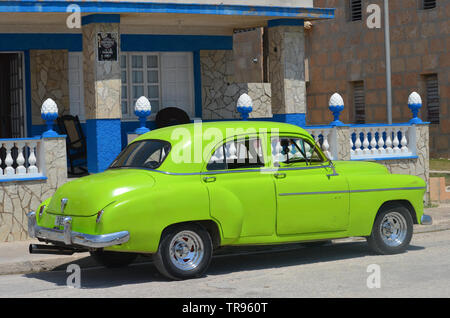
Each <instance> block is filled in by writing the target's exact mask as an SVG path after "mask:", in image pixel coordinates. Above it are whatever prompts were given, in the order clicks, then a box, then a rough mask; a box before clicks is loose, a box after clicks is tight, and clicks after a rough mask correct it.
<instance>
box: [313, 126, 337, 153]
mask: <svg viewBox="0 0 450 318" xmlns="http://www.w3.org/2000/svg"><path fill="white" fill-rule="evenodd" d="M306 130H307V131H308V132H309V133H310V134H311V135H312V136H313V137H314V140H315V141H316V143H318V144H319V145H320V147H321V149H322V150H323V152H324V154H325V155H326V156H327V157H328V158H329V159H331V160H333V159H337V158H336V157H337V140H336V130H335V128H306Z"/></svg>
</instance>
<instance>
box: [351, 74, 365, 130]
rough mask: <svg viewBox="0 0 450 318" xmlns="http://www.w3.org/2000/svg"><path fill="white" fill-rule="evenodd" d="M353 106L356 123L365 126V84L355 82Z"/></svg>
mask: <svg viewBox="0 0 450 318" xmlns="http://www.w3.org/2000/svg"><path fill="white" fill-rule="evenodd" d="M352 84H353V106H354V109H355V123H356V124H364V123H365V122H366V102H365V94H364V82H363V81H358V82H353V83H352Z"/></svg>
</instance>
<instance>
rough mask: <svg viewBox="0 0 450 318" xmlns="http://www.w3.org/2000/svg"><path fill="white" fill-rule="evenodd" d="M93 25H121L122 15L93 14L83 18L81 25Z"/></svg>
mask: <svg viewBox="0 0 450 318" xmlns="http://www.w3.org/2000/svg"><path fill="white" fill-rule="evenodd" d="M91 23H120V14H91V15H86V16H84V17H81V25H86V24H91Z"/></svg>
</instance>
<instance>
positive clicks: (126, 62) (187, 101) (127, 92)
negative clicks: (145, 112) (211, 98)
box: [120, 52, 194, 119]
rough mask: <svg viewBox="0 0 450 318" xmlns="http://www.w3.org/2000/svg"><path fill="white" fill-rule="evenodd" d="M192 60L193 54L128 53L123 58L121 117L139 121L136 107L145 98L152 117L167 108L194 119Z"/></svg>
mask: <svg viewBox="0 0 450 318" xmlns="http://www.w3.org/2000/svg"><path fill="white" fill-rule="evenodd" d="M192 63H193V58H192V53H191V52H164V53H161V52H151V53H142V52H127V53H124V54H122V55H121V56H120V67H121V75H122V91H121V106H122V118H124V119H136V116H135V115H134V105H135V103H136V100H137V99H138V98H139V97H141V96H145V97H147V98H148V99H149V101H150V103H151V105H152V116H154V115H155V114H156V113H157V112H158V111H159V110H161V109H163V108H165V107H177V108H180V109H183V110H184V111H185V112H186V113H187V114H188V115H189V116H192V117H193V116H194V88H193V87H194V86H193V85H194V84H193V77H194V73H193V64H192Z"/></svg>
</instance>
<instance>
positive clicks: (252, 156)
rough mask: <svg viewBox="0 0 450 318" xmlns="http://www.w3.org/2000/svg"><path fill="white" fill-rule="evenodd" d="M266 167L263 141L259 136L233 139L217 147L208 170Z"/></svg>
mask: <svg viewBox="0 0 450 318" xmlns="http://www.w3.org/2000/svg"><path fill="white" fill-rule="evenodd" d="M259 167H264V155H263V150H262V141H261V139H260V138H257V137H246V138H243V139H238V140H231V141H228V142H226V143H224V144H222V145H221V146H220V147H218V148H217V149H216V151H215V152H214V153H213V155H212V156H211V159H210V160H209V162H208V165H207V166H206V169H207V170H227V169H244V168H259Z"/></svg>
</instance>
